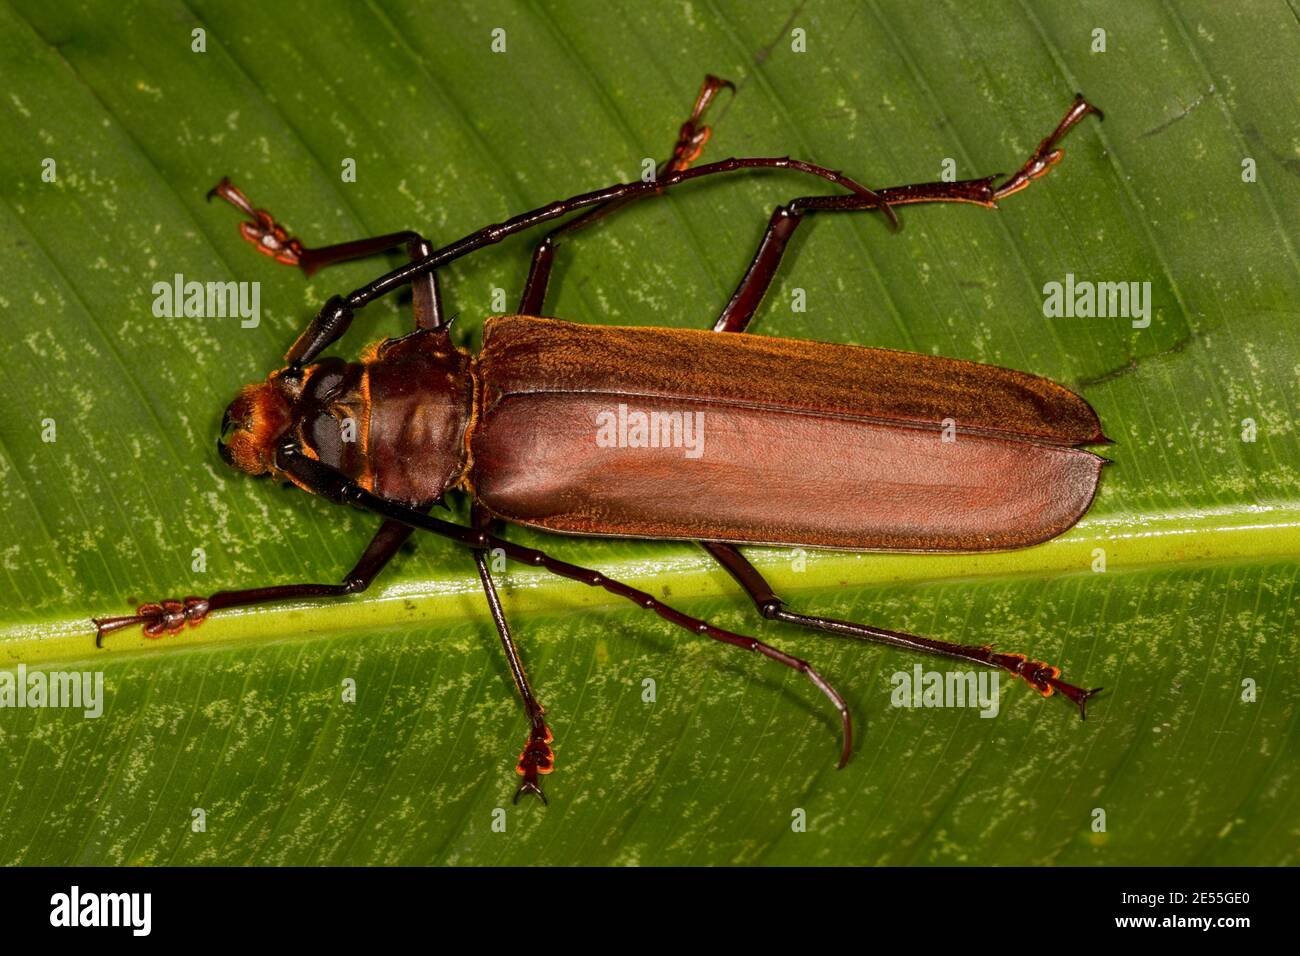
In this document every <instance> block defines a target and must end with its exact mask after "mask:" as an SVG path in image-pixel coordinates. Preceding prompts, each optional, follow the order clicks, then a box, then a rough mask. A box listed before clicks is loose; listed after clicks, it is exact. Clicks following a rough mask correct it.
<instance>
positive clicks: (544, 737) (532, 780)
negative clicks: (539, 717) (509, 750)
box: [514, 721, 555, 803]
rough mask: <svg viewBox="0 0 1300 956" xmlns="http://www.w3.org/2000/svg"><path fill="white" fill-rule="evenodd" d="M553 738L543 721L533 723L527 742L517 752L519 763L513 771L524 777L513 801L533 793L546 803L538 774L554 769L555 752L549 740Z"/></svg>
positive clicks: (516, 801)
mask: <svg viewBox="0 0 1300 956" xmlns="http://www.w3.org/2000/svg"><path fill="white" fill-rule="evenodd" d="M554 739H555V738H554V737H553V736H552V735H551V729H550V728H549V727H547V726H546V724H545V723H544V722H542V721H537V722H535V723H534V724H533V729H532V730H531V731H530V732H529V735H528V742H527V743H526V744H524V749H523V752H522V753H520V754H519V763H518V764H516V765H515V773H517V774H519V776H521V777H523V778H524V779H523V782H522V783H520V784H519V789H518V790H516V791H515V800H514V802H515V803H518V802H519V798H520V797H521V796H523V795H524V794H526V793H535V794H537V796H539V797H541V800H542V803H546V794H545V793H543V792H542V784H541V781H540V780H539V779H538V776H539V775H544V774H548V773H550V772H551V771H552V770H554V769H555V754H554V753H553V752H552V750H551V741H552V740H554Z"/></svg>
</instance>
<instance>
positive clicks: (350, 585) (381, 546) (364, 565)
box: [92, 521, 411, 647]
mask: <svg viewBox="0 0 1300 956" xmlns="http://www.w3.org/2000/svg"><path fill="white" fill-rule="evenodd" d="M410 536H411V529H410V528H409V527H407V526H406V525H404V524H402V523H400V522H397V521H385V522H384V523H383V524H382V525H380V527H379V530H378V531H376V532H375V536H374V537H373V538H371V539H370V544H369V545H367V547H366V550H365V552H364V553H363V554H362V555H361V558H360V560H358V561H357V564H356V567H354V568H353V569H352V570H351V571H349V572H348V574H347V576H346V577H345V578H344V579H343V583H342V584H281V585H275V586H272V587H265V588H245V589H243V590H239V591H218V592H217V593H216V594H214V595H212V596H211V597H206V598H202V597H187V598H184V599H183V600H170V599H169V600H166V601H159V602H157V603H148V604H141V605H140V607H139V608H138V609H137V610H136V613H135V614H129V615H125V616H122V617H100V618H95V619H94V620H93V622H92V623H94V625H95V646H96V647H103V646H104V635H106V634H109V633H111V632H113V631H118V630H121V629H122V628H124V627H131V626H133V625H136V624H139V625H142V626H143V627H144V634H145V636H146V637H151V638H160V637H165V636H167V635H169V634H177V633H179V632H180V631H182V630H183V629H184V628H185V626H186V625H189V626H190V627H198V626H199V625H200V624H202V623H203V622H204V620H206V619H207V616H208V614H210V613H211V612H212V611H220V610H222V609H224V608H230V607H249V606H251V605H256V604H271V603H273V602H275V601H292V600H301V599H302V598H313V597H344V596H346V595H349V594H360V593H361V592H362V591H364V590H365V589H366V588H368V587H370V584H371V582H372V581H374V579H375V578H376V577H377V576H378V574H379V572H380V571H382V570H383V569H384V566H385V565H387V564H388V562H389V561H391V560H392V558H393V556H394V555H395V554H397V552H398V549H400V548H401V546H402V545H403V544H405V543H406V540H407V539H408V538H409V537H410Z"/></svg>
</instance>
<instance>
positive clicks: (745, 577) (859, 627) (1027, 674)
mask: <svg viewBox="0 0 1300 956" xmlns="http://www.w3.org/2000/svg"><path fill="white" fill-rule="evenodd" d="M700 544H701V545H702V546H703V547H704V550H705V551H707V552H709V554H710V555H712V556H713V558H714V559H715V560H717V562H718V563H719V564H721V565H722V566H723V567H724V568H726V569H727V571H728V573H730V574H731V576H732V577H733V578H735V580H736V583H738V584H739V585H740V586H741V587H742V588H743V589H744V590H745V593H746V594H748V595H749V598H750V600H752V601H753V602H754V606H755V607H756V608H758V612H759V613H760V614H761V615H763V617H765V618H767V619H768V620H769V621H783V622H785V623H786V624H797V625H799V626H800V627H806V628H809V629H811V630H815V631H823V632H825V633H827V634H834V635H836V636H837V637H848V638H852V639H854V640H859V641H866V642H869V643H872V644H886V645H889V646H891V647H898V648H902V649H904V650H911V651H920V652H922V653H926V654H934V655H937V656H939V657H949V658H952V659H954V660H962V661H969V662H970V663H972V664H981V665H983V666H985V667H994V668H997V669H999V670H1004V671H1006V672H1007V673H1009V674H1011V675H1012V676H1013V677H1019V678H1020V679H1021V680H1023V681H1024V682H1025V683H1026V684H1028V685H1029V686H1030V687H1032V688H1033V689H1034V690H1036V691H1038V692H1039V693H1040V694H1042V695H1043V696H1044V697H1051V696H1052V694H1054V693H1056V692H1058V691H1059V692H1060V694H1061V696H1063V697H1065V698H1067V699H1068V700H1070V701H1071V702H1073V703H1074V705H1075V706H1076V707H1078V708H1079V718H1080V719H1081V720H1082V719H1087V716H1088V713H1087V703H1088V700H1089V699H1090V698H1092V697H1093V696H1095V695H1096V694H1098V693H1100V692H1101V690H1102V688H1100V687H1094V688H1093V689H1091V690H1084V689H1083V688H1081V687H1076V686H1075V685H1073V684H1068V683H1066V682H1065V681H1063V680H1061V670H1060V668H1059V667H1053V666H1052V665H1050V664H1047V663H1045V662H1043V661H1034V660H1030V659H1029V658H1028V657H1026V656H1025V655H1024V654H1001V653H998V652H996V651H994V650H993V648H992V647H989V646H987V645H984V646H981V647H976V646H973V645H969V644H952V643H949V642H948V641H938V640H935V639H933V638H929V637H918V636H917V635H915V634H904V633H902V632H901V631H889V630H885V629H884V628H878V627H869V626H867V625H865V624H855V623H854V622H852V621H841V620H838V619H836V618H830V617H820V616H817V615H811V614H799V613H798V612H795V611H788V610H786V607H785V602H784V601H782V600H781V598H779V597H777V595H776V592H775V591H773V590H772V586H771V585H770V584H768V583H767V580H766V579H765V578H764V577H763V575H762V574H760V573H759V571H758V569H757V568H755V567H754V566H753V565H752V564H750V563H749V560H748V559H747V558H746V557H745V556H744V555H743V554H741V553H740V551H739V550H738V549H737V548H736V547H735V546H734V545H731V544H724V543H722V542H719V541H701V542H700Z"/></svg>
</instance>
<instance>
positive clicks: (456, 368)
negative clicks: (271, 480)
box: [221, 330, 473, 505]
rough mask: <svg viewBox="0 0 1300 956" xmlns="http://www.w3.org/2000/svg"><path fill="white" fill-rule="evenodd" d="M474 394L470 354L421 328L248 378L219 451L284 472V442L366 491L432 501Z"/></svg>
mask: <svg viewBox="0 0 1300 956" xmlns="http://www.w3.org/2000/svg"><path fill="white" fill-rule="evenodd" d="M472 400H473V380H472V371H471V359H470V357H469V355H468V354H466V353H465V352H463V351H461V350H458V349H455V348H453V347H452V346H451V344H450V339H449V338H448V336H447V334H446V332H445V331H433V330H425V331H419V332H415V333H412V334H411V335H407V336H403V337H402V338H400V339H389V340H387V341H384V342H381V343H378V344H377V345H375V346H373V347H371V348H370V349H368V350H367V351H366V354H365V355H364V356H363V357H362V360H361V361H360V362H345V361H343V360H342V359H338V358H327V359H323V360H321V361H320V362H317V363H315V364H313V365H310V366H307V367H306V368H304V369H302V370H301V371H300V372H299V371H296V370H291V369H281V370H279V371H277V372H273V373H271V375H270V376H268V377H267V380H266V382H264V383H261V384H258V385H250V386H247V387H246V388H245V389H244V390H243V391H242V392H241V393H240V395H239V397H238V398H237V399H236V400H235V401H234V402H233V403H231V406H230V408H229V409H228V410H227V413H226V414H227V419H226V422H225V423H224V424H223V443H222V444H221V451H222V457H223V458H224V459H225V460H226V461H227V462H228V463H230V464H232V465H234V466H235V467H237V468H240V469H241V470H243V471H246V472H248V473H249V474H254V475H257V474H267V473H270V474H280V470H279V469H278V468H277V467H276V464H275V453H276V449H277V448H279V447H280V446H282V445H283V444H284V443H286V442H289V443H292V444H293V445H294V446H295V447H296V448H298V449H299V450H300V451H302V452H303V453H304V454H306V455H307V456H308V457H310V458H314V459H316V460H317V461H319V462H321V463H322V464H325V465H328V466H330V467H331V468H333V469H335V470H336V471H339V472H340V473H342V474H344V475H346V476H347V477H349V478H351V479H352V480H354V481H356V482H357V483H358V484H360V485H361V486H362V487H364V488H366V489H367V490H368V491H372V492H374V493H375V494H377V495H380V496H382V497H385V498H389V499H391V500H394V501H401V502H404V503H407V504H412V505H417V504H418V505H428V504H431V503H432V502H434V501H436V500H437V499H438V498H440V497H441V496H442V494H443V493H444V492H445V491H446V489H447V488H449V487H451V486H453V485H455V484H456V483H457V482H458V481H459V480H460V478H461V476H462V474H463V472H464V470H465V458H466V452H465V432H466V428H467V427H468V423H469V420H470V414H471V413H470V409H471V405H472ZM283 477H291V476H288V475H283Z"/></svg>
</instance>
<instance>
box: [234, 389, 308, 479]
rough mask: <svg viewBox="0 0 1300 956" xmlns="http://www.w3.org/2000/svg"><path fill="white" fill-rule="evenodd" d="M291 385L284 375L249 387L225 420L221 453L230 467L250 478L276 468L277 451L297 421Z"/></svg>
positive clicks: (241, 393) (242, 390)
mask: <svg viewBox="0 0 1300 956" xmlns="http://www.w3.org/2000/svg"><path fill="white" fill-rule="evenodd" d="M292 400H293V395H292V391H291V383H290V382H289V381H287V380H286V376H284V375H282V374H281V373H280V372H273V373H271V375H269V376H268V377H267V380H266V381H265V382H257V383H255V384H253V385H245V386H244V387H243V388H242V389H241V390H240V392H239V395H238V396H237V397H236V398H235V400H234V401H233V402H231V403H230V405H229V407H227V408H226V414H225V415H224V416H223V417H222V419H221V437H219V438H218V439H217V451H219V452H220V453H221V458H222V460H223V461H225V463H226V464H228V465H233V466H234V467H236V468H238V469H239V470H240V471H245V472H248V474H250V475H265V474H269V473H270V472H271V471H273V470H274V468H275V448H276V443H277V442H278V440H279V438H280V436H281V435H283V434H284V433H285V432H286V431H287V430H288V429H289V426H290V424H292V421H293V413H292Z"/></svg>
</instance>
